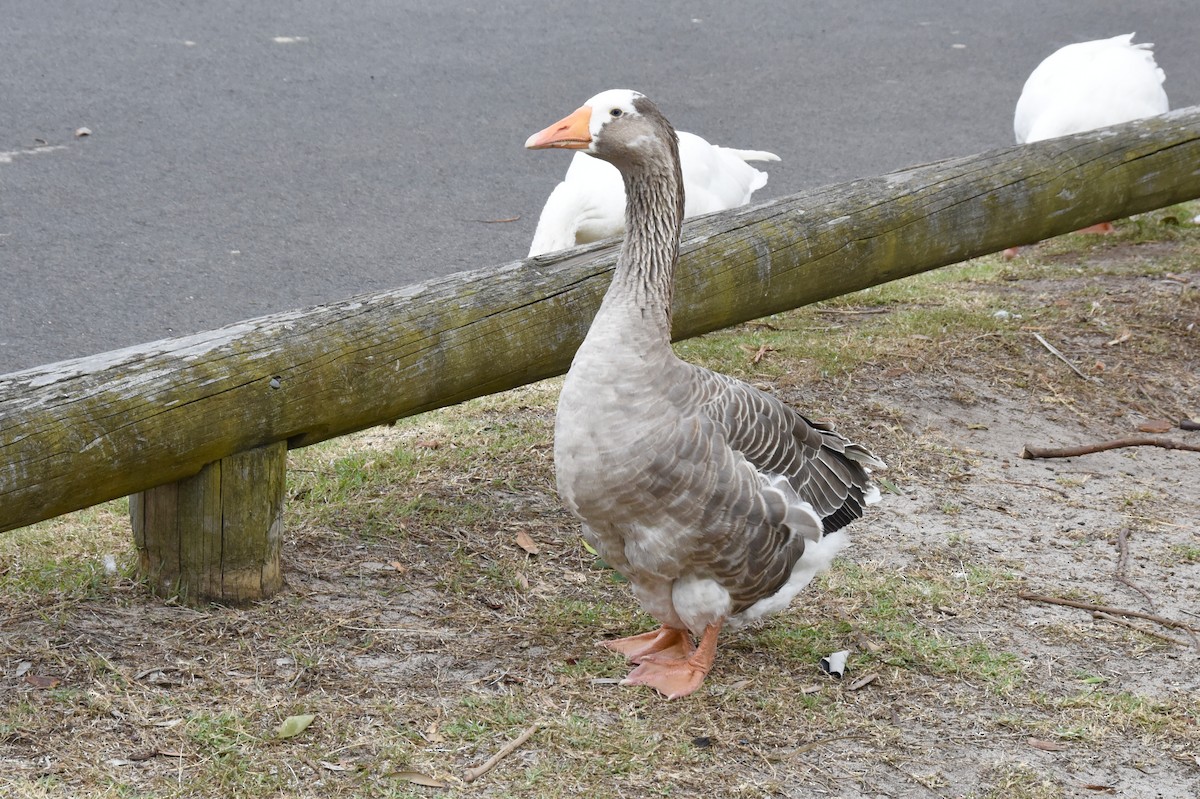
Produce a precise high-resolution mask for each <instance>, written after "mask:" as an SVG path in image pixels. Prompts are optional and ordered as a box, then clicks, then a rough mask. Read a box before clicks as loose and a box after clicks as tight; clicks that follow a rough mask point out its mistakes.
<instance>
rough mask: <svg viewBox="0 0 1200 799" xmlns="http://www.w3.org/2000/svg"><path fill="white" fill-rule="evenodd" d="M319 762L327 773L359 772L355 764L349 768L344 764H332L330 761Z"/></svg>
mask: <svg viewBox="0 0 1200 799" xmlns="http://www.w3.org/2000/svg"><path fill="white" fill-rule="evenodd" d="M317 762H318V763H320V764H321V768H323V769H325V770H326V771H358V766H356V765H355V764H353V763H351V764H350V765H348V766H347V765H345V764H344V763H330V762H329V761H328V760H318V761H317Z"/></svg>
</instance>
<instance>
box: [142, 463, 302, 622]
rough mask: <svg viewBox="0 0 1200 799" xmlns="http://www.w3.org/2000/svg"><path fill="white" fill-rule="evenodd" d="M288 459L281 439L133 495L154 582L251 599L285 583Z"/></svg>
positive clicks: (193, 598) (197, 600)
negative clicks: (283, 558) (283, 556)
mask: <svg viewBox="0 0 1200 799" xmlns="http://www.w3.org/2000/svg"><path fill="white" fill-rule="evenodd" d="M286 465H287V444H286V443H285V442H282V441H280V442H277V443H275V444H268V445H267V446H265V447H259V448H257V449H252V450H250V451H248V452H239V453H237V454H236V455H230V456H229V457H227V458H222V459H220V460H218V461H215V462H213V463H210V464H208V465H207V466H205V467H204V468H203V469H201V470H200V473H199V474H196V475H193V476H192V477H185V478H184V479H182V480H178V481H176V482H174V483H167V484H166V485H161V486H156V487H154V488H151V489H148V490H146V491H142V492H141V493H138V494H133V495H132V496H130V498H129V516H130V520H131V521H132V523H133V539H134V543H135V544H136V545H137V549H138V555H139V558H138V560H139V563H140V567H141V571H142V574H143V576H145V577H146V578H147V581H148V582H149V584H150V586H151V587H152V588H153V589H154V590H155V591H156V592H157V593H159V594H160V595H162V596H176V595H177V596H179V598H180V599H181V600H182V601H184V602H186V603H188V604H192V605H196V604H201V603H204V602H210V601H212V602H223V603H233V604H237V603H243V602H250V601H253V600H256V599H265V598H267V597H269V596H271V595H272V594H274V593H275V592H276V591H278V590H279V589H280V588H281V587H282V586H283V572H282V570H281V569H280V563H279V561H280V552H281V549H282V547H281V539H282V536H283V493H284V477H285V472H286Z"/></svg>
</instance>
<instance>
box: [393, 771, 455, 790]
mask: <svg viewBox="0 0 1200 799" xmlns="http://www.w3.org/2000/svg"><path fill="white" fill-rule="evenodd" d="M393 776H395V777H398V778H399V779H402V780H408V781H409V782H411V783H414V784H416V785H424V786H427V787H429V788H445V787H446V783H444V782H442V781H441V780H435V779H434V778H433V777H430V776H429V775H428V774H422V773H421V772H419V771H398V772H396V773H395V774H394V775H393Z"/></svg>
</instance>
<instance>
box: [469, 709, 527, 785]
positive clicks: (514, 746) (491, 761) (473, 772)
mask: <svg viewBox="0 0 1200 799" xmlns="http://www.w3.org/2000/svg"><path fill="white" fill-rule="evenodd" d="M541 727H542V723H541V722H540V721H539V722H538V723H537V724H534V725H533V726H532V727H530V728H529V729H527V730H525V732H523V733H521V734H520V735H518V736H517V737H516V738H513V739H512V740H511V741H509V742H508V743H506V744H505V745H504V746H502V747H500V751H499V752H497V753H496V754H494V755H492V756H491V757H489V758H488V759H487V762H486V763H484V764H483V765H482V766H476V767H475V768H469V769H467V772H466V773H465V774H464V775H463V782H474V781H475V780H477V779H479V778H480V777H482V776H483V775H484V774H487V773H488V772H489V771H491V770H492V769H494V768H495V767H496V764H497V763H499V762H500V761H501V760H503V759H504V758H506V757H508V756H509V755H511V754H512V753H513V752H515V751H517V750H518V749H520V748H521V744H523V743H525V742H526V741H528V740H529V739H530V738H532V737H533V734H534V733H535V732H537V731H538V730H539V729H541Z"/></svg>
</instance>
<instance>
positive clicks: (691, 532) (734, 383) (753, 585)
mask: <svg viewBox="0 0 1200 799" xmlns="http://www.w3.org/2000/svg"><path fill="white" fill-rule="evenodd" d="M525 146H526V147H529V148H532V149H542V148H565V149H572V150H581V151H585V152H587V153H590V154H591V155H593V156H595V157H597V158H602V159H604V160H605V161H608V162H609V163H610V164H612V165H613V166H615V167H616V168H617V169H618V170H619V171H620V174H621V177H622V179H623V181H624V186H625V192H626V194H627V195H628V207H627V209H626V216H625V226H626V229H627V231H626V236H625V241H624V243H623V244H622V246H621V251H620V254H619V256H618V260H617V267H616V271H615V273H614V275H613V280H612V284H611V286H610V287H609V289H608V292H607V293H606V294H605V297H604V301H603V302H602V304H601V307H600V310H599V311H598V312H597V314H596V317H595V319H594V321H593V322H592V326H591V328H590V329H589V331H588V334H587V337H586V338H585V340H584V342H583V344H582V345H581V346H580V348H579V351H578V353H577V354H576V355H575V359H574V361H573V363H572V364H571V369H570V371H569V372H568V373H567V377H566V380H565V382H564V383H563V389H562V394H561V396H560V398H559V403H558V413H557V417H556V420H555V427H554V462H555V472H556V479H557V483H558V491H559V494H560V496H561V497H562V499H563V501H564V503H565V504H566V505H567V507H568V508H570V509H571V511H573V512H574V513H575V515H576V516H578V517H579V518H580V519H581V520H582V522H583V535H584V536H585V537H586V539H587V540H588V541H589V542H590V543H591V544H592V546H594V547H595V548H596V549H597V551H598V552H599V553H600V555H601V556H602V557H603V558H604V560H605V561H607V562H608V563H609V564H611V565H612V566H613V567H614V568H616V569H617V570H618V571H619V572H621V574H623V575H624V576H625V577H627V578H628V579H629V581H630V584H631V585H632V587H633V591H634V594H635V596H636V597H637V599H638V601H639V602H640V603H641V604H642V607H643V608H645V610H646V611H647V612H648V613H650V615H651V616H653V617H654V618H655V619H656V620H657V621H658V622H659V624H660V625H661V626H660V627H659V628H658V629H657V630H653V631H651V632H648V633H644V634H641V635H634V636H631V637H628V638H622V639H619V640H616V641H609V642H607V643H606V644H605V645H606V646H608V647H609V648H611V649H614V650H616V651H618V652H620V653H622V654H624V655H626V657H628V659H629V660H630V661H631V662H633V663H635V664H637V667H636V668H635V669H634V670H633V671H632V672H631V673H630V674H629V676H628V677H627V678H626V679H625V681H624V682H625V683H626V684H639V685H648V686H651V687H653V688H655V689H656V690H658V691H659V692H661V693H663V694H664V695H666V696H667V697H668V698H673V697H679V696H684V695H686V694H689V693H691V692H693V691H695V690H696V689H697V688H698V687H699V686H700V685H701V683H702V682H703V680H704V678H705V676H706V675H707V674H708V672H709V670H710V669H711V668H712V665H713V658H714V656H715V653H716V647H717V637H718V634H719V632H720V630H721V629H722V627H724V626H731V627H733V626H737V625H739V624H742V623H745V622H748V621H751V620H753V619H756V618H759V617H761V616H763V615H764V614H767V613H772V612H775V611H778V610H781V609H783V608H785V607H786V606H787V605H788V604H789V603H790V602H791V600H792V598H793V597H795V596H796V594H797V593H798V592H799V591H800V590H801V589H802V588H803V587H804V586H805V585H806V584H807V583H808V582H809V580H810V579H812V577H813V576H814V575H815V574H816V573H817V572H819V571H821V570H822V569H824V568H826V567H828V566H829V564H830V562H831V561H832V559H833V557H834V556H835V555H836V554H837V552H838V551H839V550H840V549H841V548H842V547H843V546H844V545H845V544H846V543H847V538H846V535H845V533H844V532H842V529H841V528H842V527H844V526H845V525H846V524H848V523H850V522H851V521H853V520H854V519H856V518H858V517H859V516H861V515H862V512H863V508H864V506H865V505H867V504H869V503H871V502H875V501H877V500H878V498H879V491H878V490H877V489H876V488H875V486H874V485H873V484H872V483H871V479H870V470H871V469H872V468H880V467H882V466H883V464H882V462H880V461H879V460H878V459H877V458H876V457H875V456H873V455H872V454H871V453H870V452H868V451H867V450H866V449H865V448H863V447H861V446H859V445H858V444H853V443H851V442H849V441H847V440H846V439H845V438H843V437H842V436H840V435H839V434H837V433H836V432H834V431H833V429H832V428H831V427H829V426H828V425H824V424H817V423H814V422H811V421H809V420H808V419H806V418H805V417H804V416H802V415H801V414H800V413H798V412H797V411H795V410H794V409H793V408H791V407H790V406H788V405H786V404H784V403H783V402H781V401H780V400H778V399H776V398H775V397H773V396H771V395H769V394H766V393H764V392H762V391H759V390H757V389H755V388H753V387H751V386H749V385H747V384H746V383H743V382H741V381H739V380H735V379H733V378H730V377H727V376H724V375H720V374H716V373H714V372H711V371H709V370H707V369H703V368H701V367H698V366H695V365H693V364H690V363H686V362H684V361H682V360H680V359H679V358H677V357H676V356H675V353H674V351H673V350H672V348H671V293H672V287H673V283H674V272H675V264H676V261H677V259H678V255H679V236H680V226H681V222H682V219H683V209H684V189H683V187H684V180H683V178H682V175H681V171H680V165H679V152H678V147H677V143H676V137H675V131H674V130H673V129H672V128H671V125H670V123H668V122H667V120H666V119H665V118H664V117H663V115H662V114H661V113H660V112H659V110H658V108H657V107H656V106H655V105H654V104H653V103H652V102H650V100H648V99H647V98H646V97H644V96H643V95H641V94H639V93H637V92H633V91H627V90H613V91H607V92H603V93H601V94H598V95H596V96H595V97H593V98H591V99H590V100H588V101H587V103H586V104H585V105H584V106H583V107H582V108H580V109H579V110H577V111H576V112H575V113H573V114H571V115H570V116H568V117H566V118H565V119H563V120H562V121H560V122H557V123H555V124H553V125H551V126H550V127H548V128H546V129H545V130H543V131H541V132H540V133H537V134H534V135H533V136H531V137H530V138H529V140H528V141H527V142H526V144H525ZM693 635H694V636H698V637H699V638H700V643H699V646H698V647H697V646H696V645H695V644H694V642H693V637H692V636H693Z"/></svg>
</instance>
